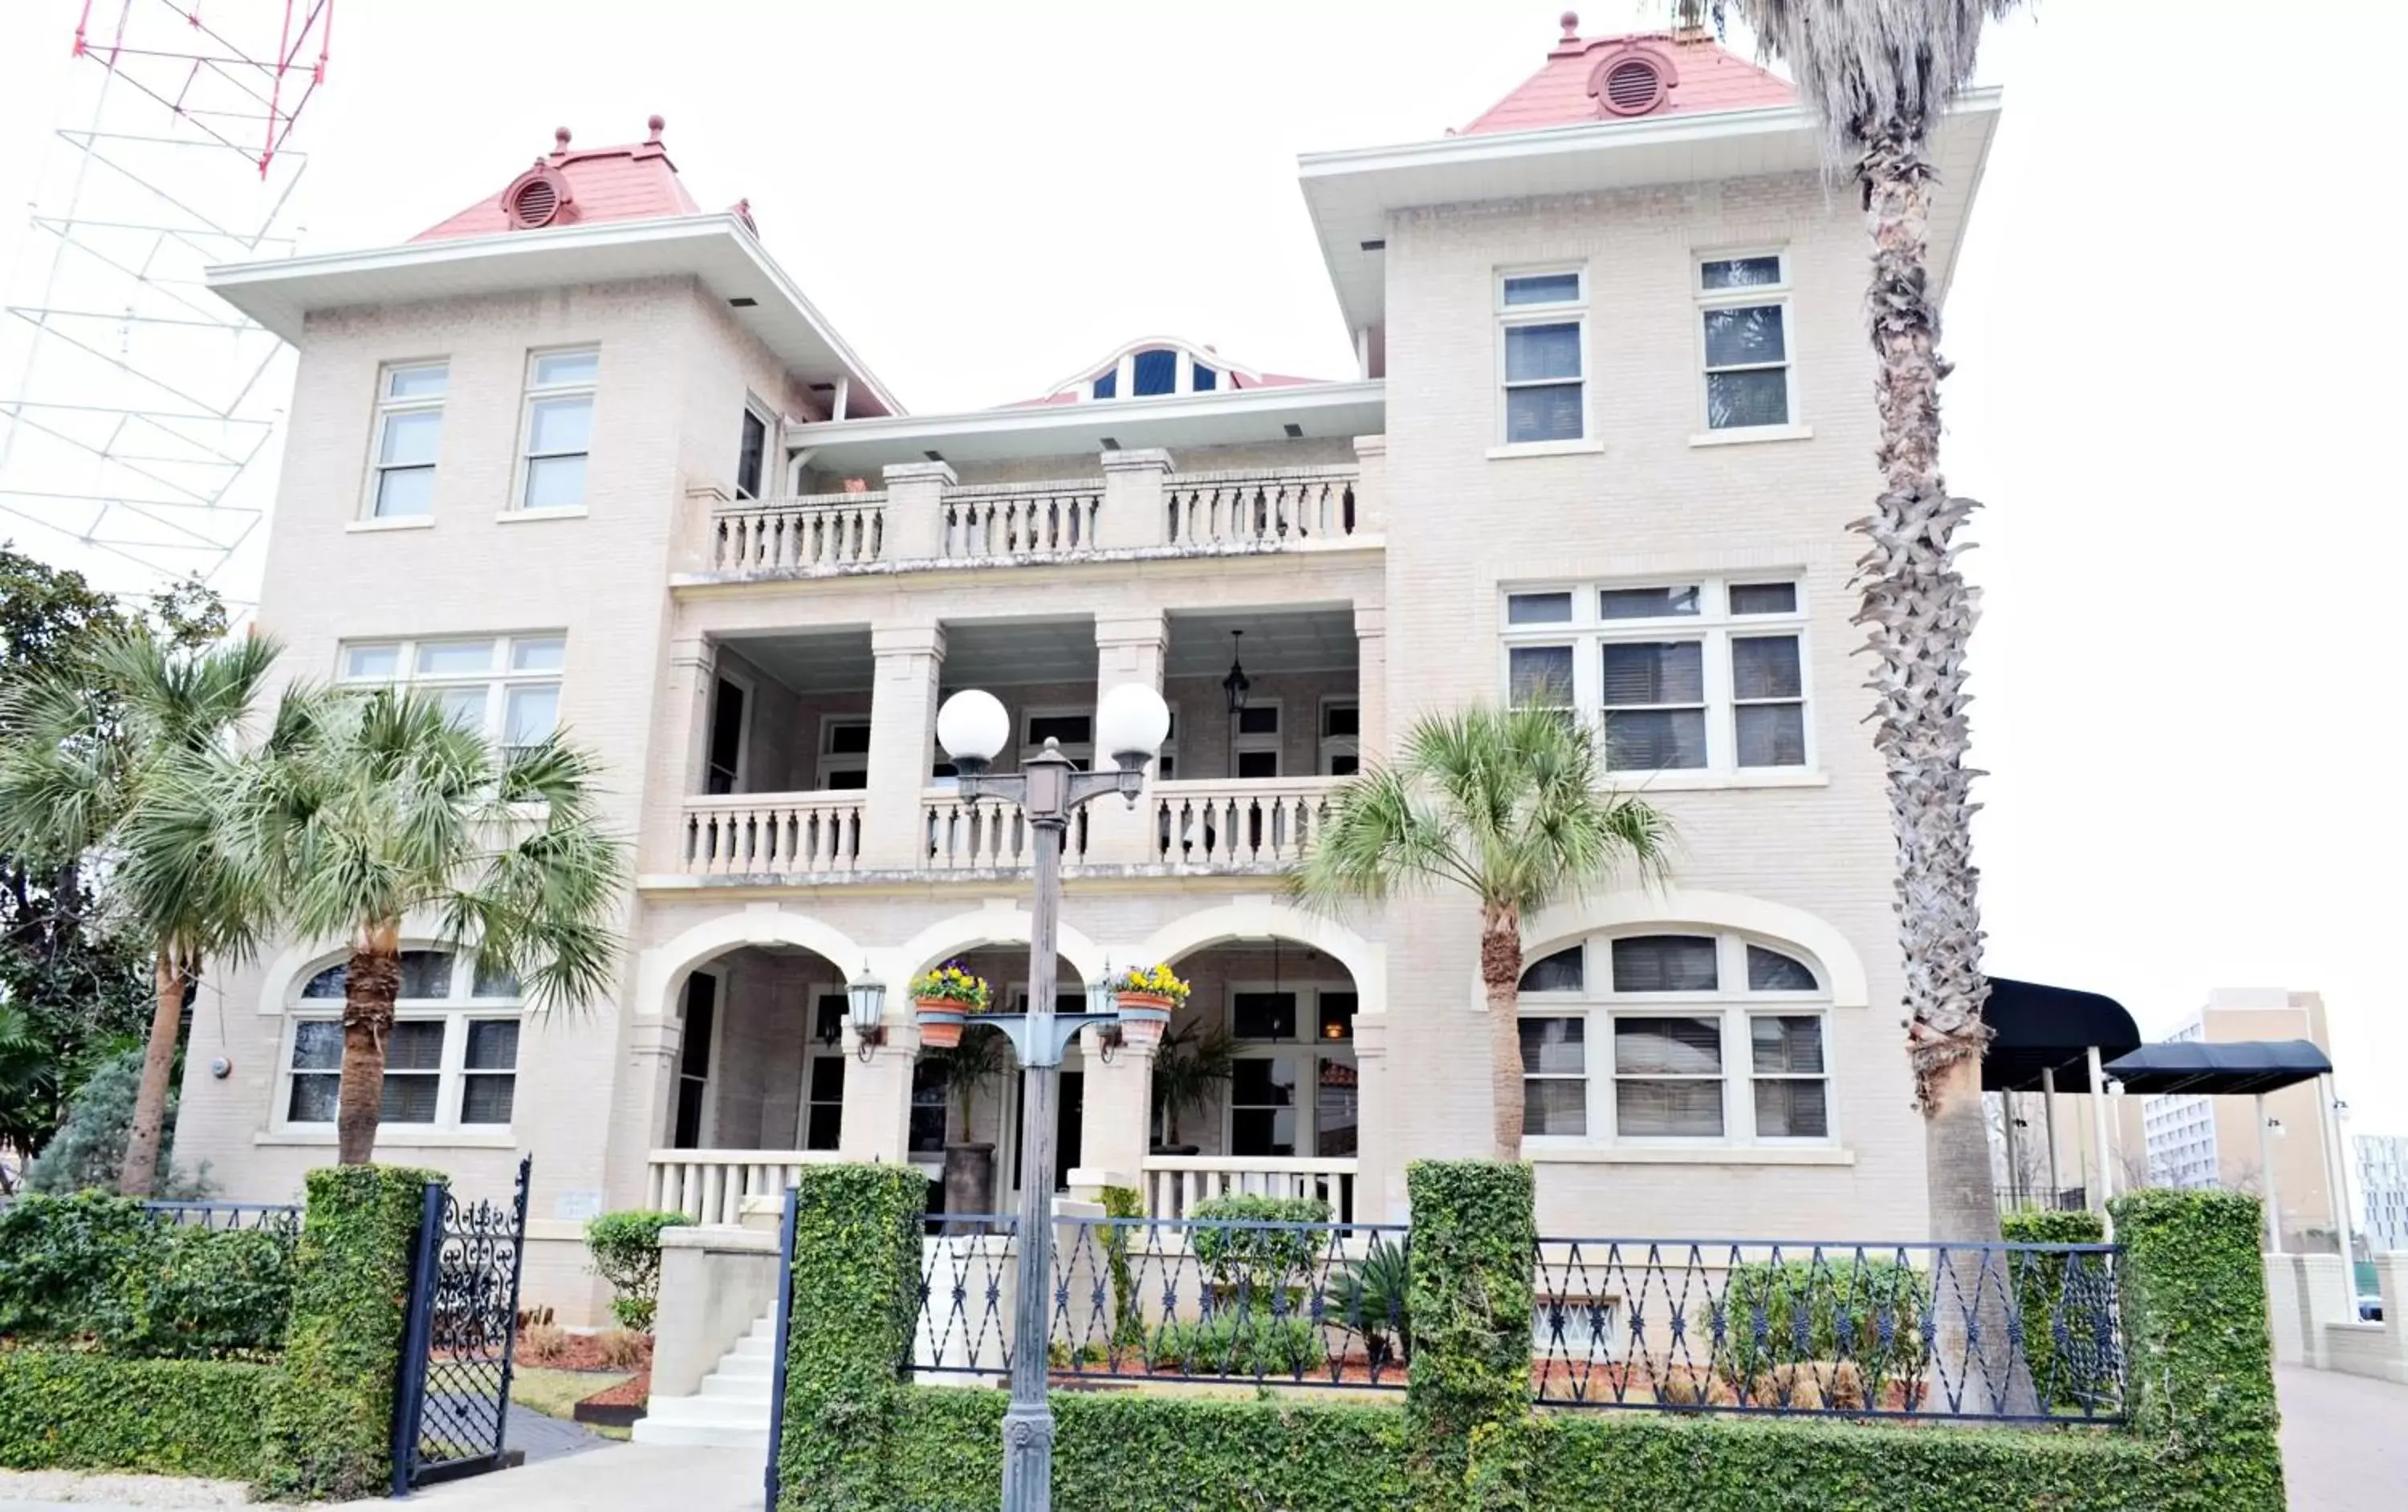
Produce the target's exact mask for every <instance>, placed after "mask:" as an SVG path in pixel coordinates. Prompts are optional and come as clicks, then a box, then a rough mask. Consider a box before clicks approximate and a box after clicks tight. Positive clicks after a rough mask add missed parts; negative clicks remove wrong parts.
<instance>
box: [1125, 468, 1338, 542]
mask: <svg viewBox="0 0 2408 1512" xmlns="http://www.w3.org/2000/svg"><path fill="white" fill-rule="evenodd" d="M1355 480H1356V471H1355V468H1352V467H1282V468H1276V469H1272V470H1269V471H1262V470H1254V471H1240V472H1222V473H1189V474H1186V475H1180V474H1173V475H1171V476H1170V477H1169V478H1167V479H1165V481H1164V485H1163V486H1164V491H1165V492H1166V494H1167V496H1168V511H1167V513H1166V517H1165V521H1164V544H1166V545H1169V546H1189V547H1198V548H1217V549H1231V548H1240V549H1244V548H1252V549H1262V548H1279V547H1302V546H1312V545H1321V544H1326V543H1328V542H1332V541H1343V540H1345V539H1346V538H1347V537H1348V536H1351V535H1354V534H1355V526H1356V522H1357V521H1356V515H1355Z"/></svg>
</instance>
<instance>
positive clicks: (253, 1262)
mask: <svg viewBox="0 0 2408 1512" xmlns="http://www.w3.org/2000/svg"><path fill="white" fill-rule="evenodd" d="M292 1300H293V1238H292V1235H291V1234H289V1233H288V1232H285V1231H281V1230H275V1229H267V1230H260V1229H203V1228H197V1227H193V1228H186V1227H179V1226H178V1225H176V1224H173V1223H169V1222H166V1221H164V1220H161V1219H160V1218H158V1217H156V1216H154V1215H152V1214H150V1213H149V1212H147V1211H145V1210H144V1208H143V1205H141V1204H140V1203H138V1202H136V1201H134V1200H133V1199H131V1198H126V1197H111V1196H107V1195H104V1194H102V1193H99V1192H84V1193H79V1194H78V1195H76V1196H72V1197H47V1196H32V1197H27V1198H24V1199H23V1200H22V1201H20V1202H18V1203H16V1204H15V1205H12V1206H10V1207H9V1208H7V1210H6V1211H0V1334H7V1335H12V1336H15V1337H18V1338H23V1339H52V1340H86V1339H88V1340H91V1341H93V1342H94V1343H97V1344H99V1345H100V1346H101V1347H102V1348H106V1349H108V1351H110V1352H111V1353H115V1354H121V1355H127V1356H180V1357H185V1358H209V1357H214V1356H223V1355H236V1354H243V1353H249V1352H254V1351H260V1350H272V1349H276V1348H280V1347H281V1346H282V1344H283V1340H284V1327H285V1317H286V1314H287V1312H288V1311H289V1310H290V1308H291V1305H292Z"/></svg>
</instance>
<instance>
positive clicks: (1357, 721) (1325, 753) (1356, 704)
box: [1320, 697, 1363, 777]
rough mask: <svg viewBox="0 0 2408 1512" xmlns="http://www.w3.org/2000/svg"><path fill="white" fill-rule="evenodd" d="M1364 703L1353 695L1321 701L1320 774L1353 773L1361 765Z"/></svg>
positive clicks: (1348, 774) (1359, 768) (1351, 775)
mask: <svg viewBox="0 0 2408 1512" xmlns="http://www.w3.org/2000/svg"><path fill="white" fill-rule="evenodd" d="M1362 738H1363V705H1362V701H1361V700H1359V699H1356V698H1352V697H1347V698H1325V699H1323V700H1322V701H1321V752H1320V756H1321V764H1320V772H1321V775H1322V776H1323V777H1353V776H1354V775H1355V773H1357V772H1359V771H1361V770H1362V769H1363V752H1362Z"/></svg>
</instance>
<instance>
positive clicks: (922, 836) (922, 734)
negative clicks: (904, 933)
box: [861, 624, 945, 986]
mask: <svg viewBox="0 0 2408 1512" xmlns="http://www.w3.org/2000/svg"><path fill="white" fill-rule="evenodd" d="M869 648H870V654H871V656H872V658H873V659H874V661H875V663H876V670H875V672H874V673H873V675H872V678H871V683H870V694H869V786H868V790H867V793H866V794H865V796H864V798H863V800H862V815H861V820H862V821H861V864H862V865H863V866H864V867H866V868H870V869H875V870H881V871H898V870H911V869H917V868H919V867H922V866H925V865H926V864H927V862H928V856H927V846H928V826H927V820H926V814H925V810H924V808H923V806H922V797H921V795H922V793H923V792H925V791H926V789H927V786H928V763H929V761H930V759H931V758H930V752H931V751H933V750H934V749H936V737H937V679H938V678H939V676H940V675H941V674H942V672H943V671H944V665H945V627H944V626H942V625H939V624H884V625H872V626H871V627H870V631H869ZM890 985H894V986H899V984H890Z"/></svg>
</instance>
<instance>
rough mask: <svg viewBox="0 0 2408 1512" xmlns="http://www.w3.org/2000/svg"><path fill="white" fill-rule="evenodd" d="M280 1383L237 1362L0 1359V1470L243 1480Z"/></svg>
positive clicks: (11, 1354) (50, 1352)
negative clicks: (141, 1473) (271, 1397)
mask: <svg viewBox="0 0 2408 1512" xmlns="http://www.w3.org/2000/svg"><path fill="white" fill-rule="evenodd" d="M278 1374H279V1372H278V1371H277V1370H276V1368H275V1367H273V1366H270V1365H263V1364H254V1363H251V1362H242V1361H231V1360H122V1359H116V1358H112V1357H111V1356H108V1355H105V1354H93V1353H92V1352H90V1351H89V1350H83V1349H57V1348H17V1349H0V1469H7V1470H137V1471H147V1472H149V1473H150V1474H153V1475H162V1476H214V1477H219V1478H222V1479H227V1480H248V1479H250V1478H251V1476H255V1475H257V1474H258V1473H259V1455H260V1429H259V1424H260V1418H261V1416H262V1414H263V1412H264V1411H265V1405H266V1402H267V1398H268V1394H269V1391H270V1390H271V1389H272V1387H273V1384H274V1382H275V1380H276V1377H277V1376H278ZM36 1494H38V1493H36ZM0 1500H5V1499H0ZM8 1505H14V1504H8Z"/></svg>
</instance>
